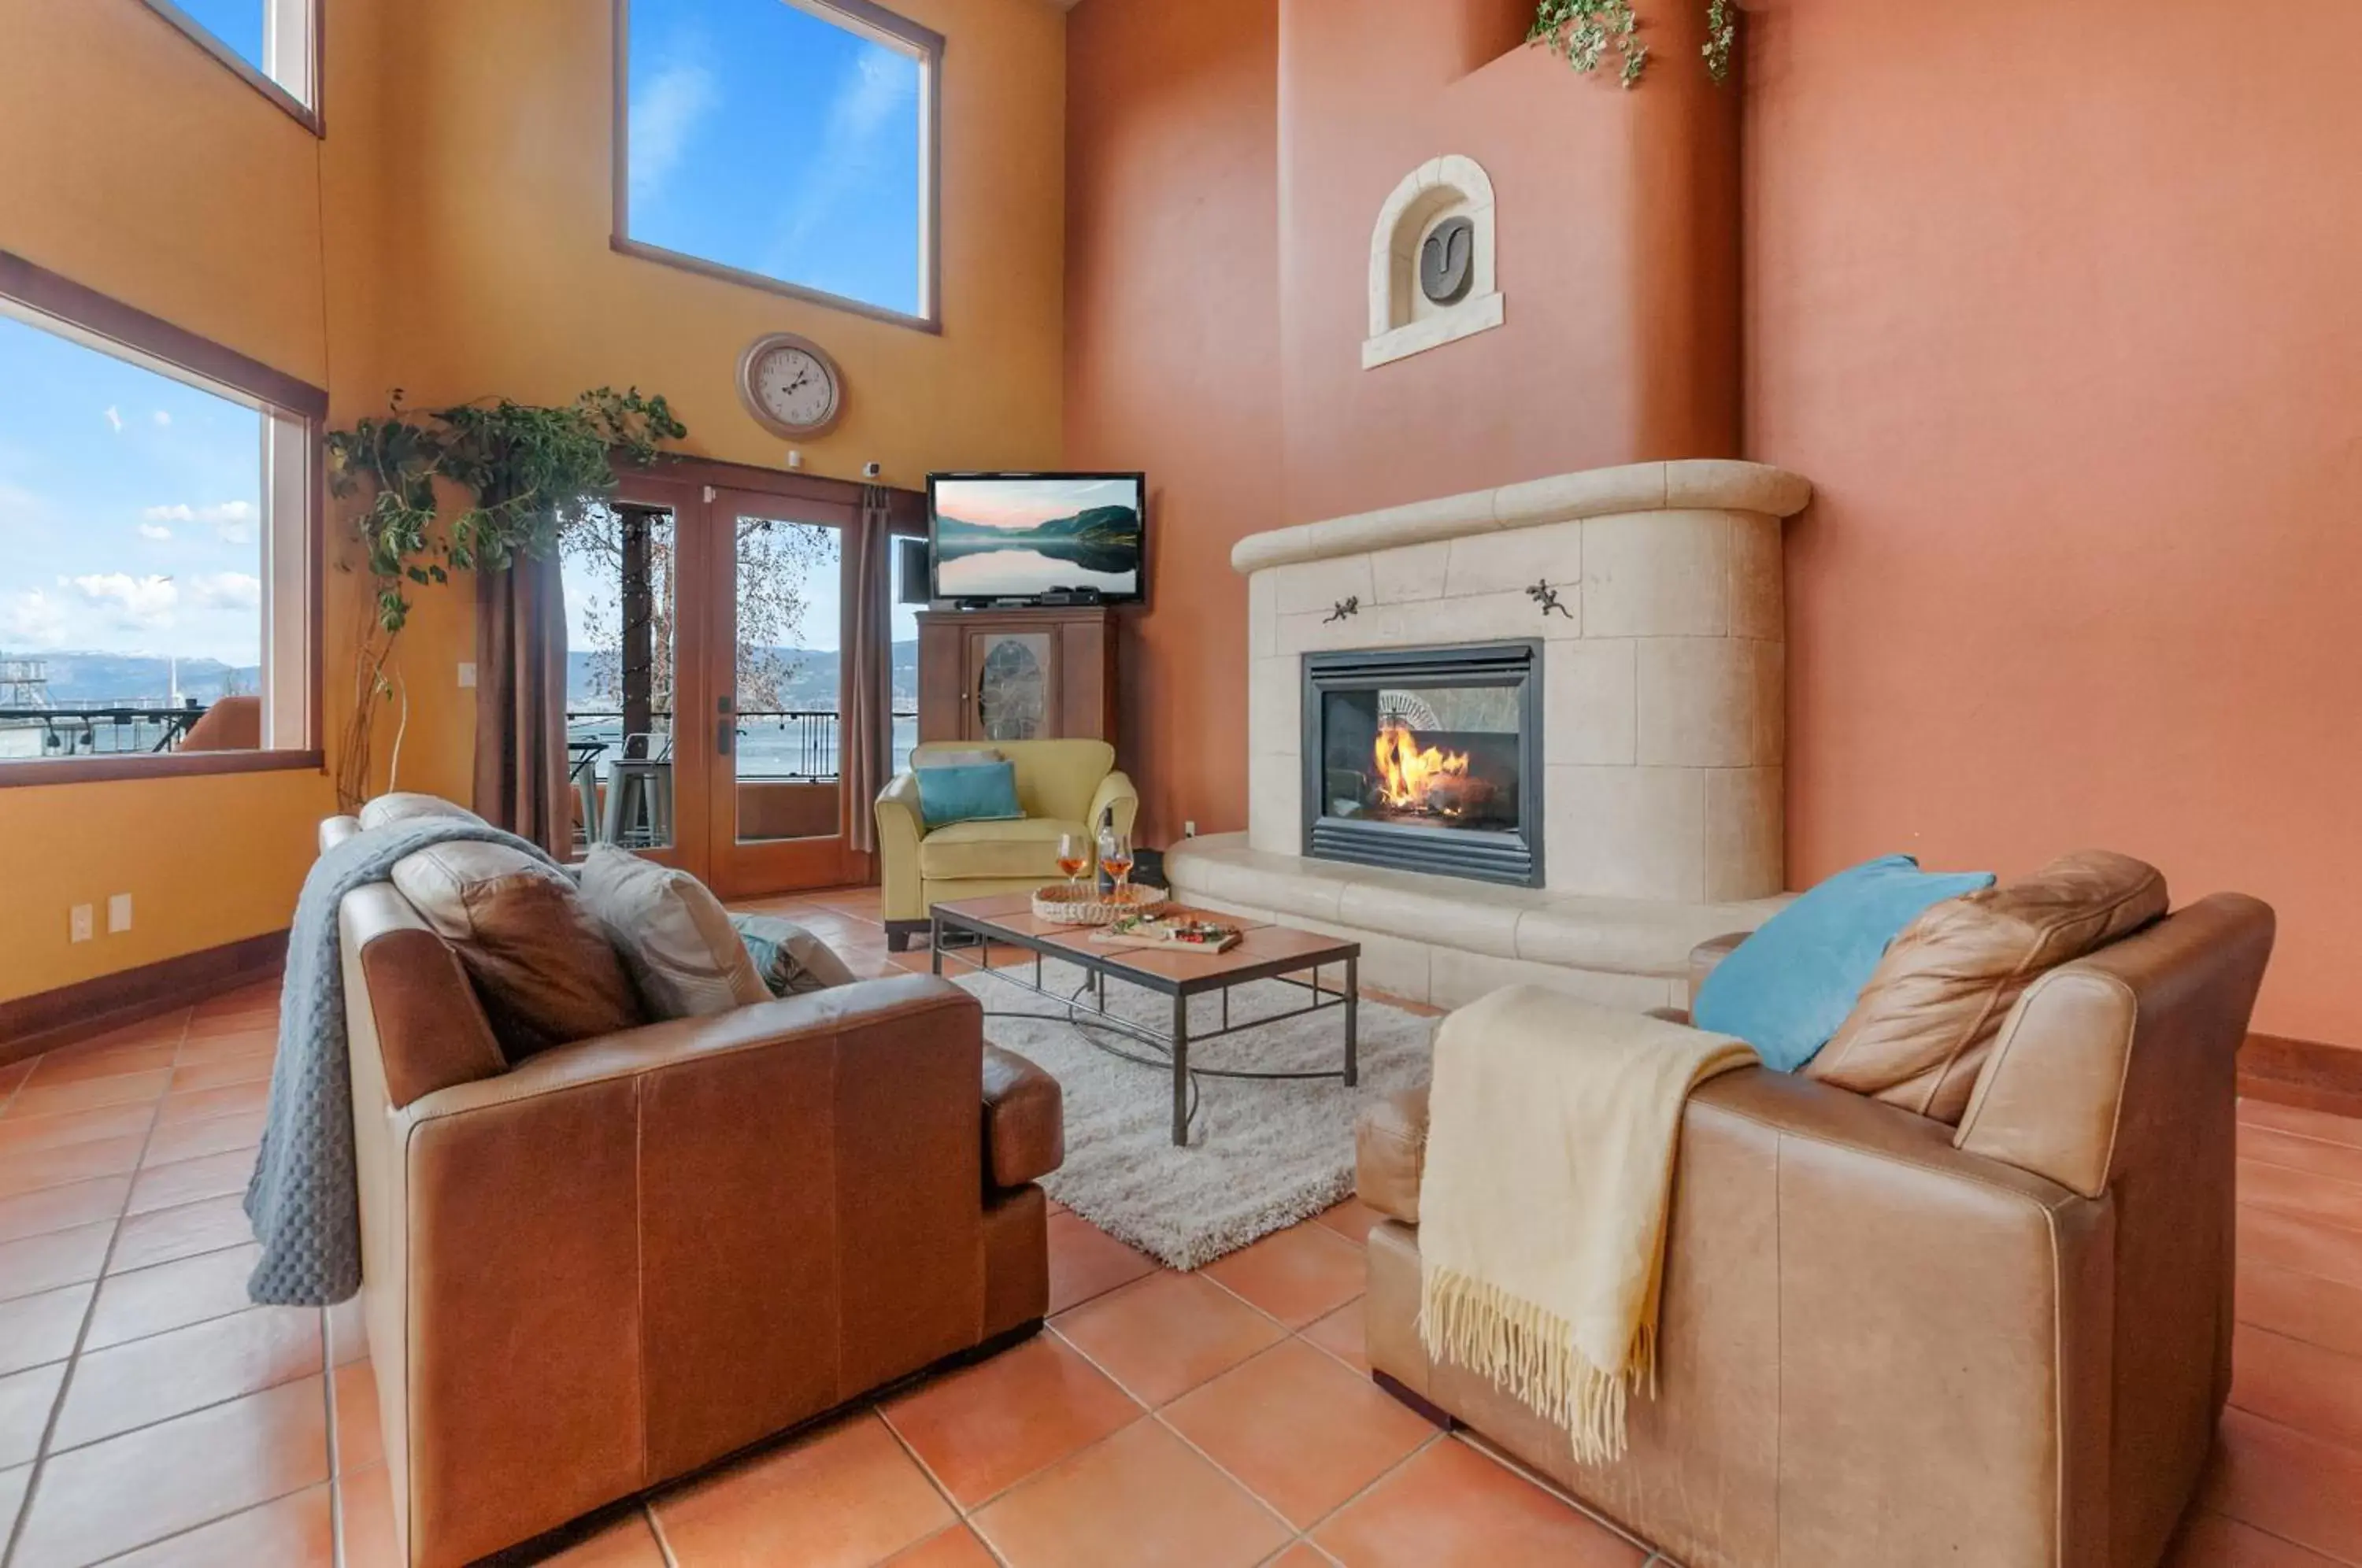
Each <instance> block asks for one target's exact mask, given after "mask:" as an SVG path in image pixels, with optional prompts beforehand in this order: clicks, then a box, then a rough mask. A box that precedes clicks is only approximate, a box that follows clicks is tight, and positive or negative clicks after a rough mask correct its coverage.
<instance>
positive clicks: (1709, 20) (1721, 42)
mask: <svg viewBox="0 0 2362 1568" xmlns="http://www.w3.org/2000/svg"><path fill="white" fill-rule="evenodd" d="M1737 42H1738V0H1706V7H1705V42H1704V43H1702V44H1700V45H1698V53H1700V54H1702V55H1704V56H1705V73H1706V75H1708V76H1709V77H1712V78H1713V79H1714V83H1715V85H1716V86H1717V87H1719V86H1720V85H1722V83H1726V82H1727V81H1729V80H1730V50H1731V46H1732V45H1734V44H1736V43H1737Z"/></svg>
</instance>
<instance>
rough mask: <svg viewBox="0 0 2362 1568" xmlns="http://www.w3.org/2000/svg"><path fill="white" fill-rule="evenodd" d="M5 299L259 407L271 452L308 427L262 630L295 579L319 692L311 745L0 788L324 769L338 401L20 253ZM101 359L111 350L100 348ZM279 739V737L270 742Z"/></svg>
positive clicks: (15, 775)
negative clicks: (330, 422) (294, 549)
mask: <svg viewBox="0 0 2362 1568" xmlns="http://www.w3.org/2000/svg"><path fill="white" fill-rule="evenodd" d="M0 299H5V300H6V301H8V302H10V303H11V304H16V305H18V306H21V307H23V308H24V309H27V310H29V311H32V312H34V313H35V314H37V315H42V316H46V317H48V318H49V319H50V320H51V321H54V322H57V323H59V324H61V325H62V326H67V327H70V328H72V329H73V330H74V331H76V332H79V333H82V334H84V335H87V336H88V337H93V338H96V339H99V340H101V341H102V342H104V343H106V344H109V345H112V346H114V347H116V348H121V349H124V350H126V351H127V355H128V356H129V357H130V359H132V360H133V362H138V360H142V359H144V360H147V361H150V362H151V367H152V368H156V369H159V370H162V371H166V372H169V371H174V370H177V371H179V372H181V374H182V376H184V377H187V378H192V379H193V380H196V381H204V382H210V383H212V386H211V387H208V388H206V389H204V390H208V391H210V390H212V389H213V388H214V387H218V388H225V389H227V390H228V391H230V392H235V393H237V394H238V396H239V397H240V398H241V399H243V400H248V401H250V402H251V403H253V404H254V405H255V406H256V407H257V410H258V412H259V413H260V414H262V416H263V421H264V424H263V431H264V436H263V439H264V444H265V447H266V449H267V447H268V446H269V444H270V441H271V440H272V439H273V436H272V434H271V431H272V425H273V422H274V421H278V422H283V423H286V424H292V425H300V426H301V427H302V431H303V439H304V447H303V458H304V469H303V471H302V473H301V474H300V475H298V476H294V480H295V482H294V484H292V485H290V486H289V487H288V488H289V489H291V490H292V489H294V488H296V487H297V486H300V490H301V493H302V495H303V498H304V516H303V517H302V519H301V520H300V526H299V528H298V529H296V530H288V529H286V528H285V520H284V518H283V517H282V516H281V515H280V513H281V509H282V506H283V496H281V495H280V494H272V495H268V496H266V497H265V503H266V512H265V521H266V523H267V524H268V529H267V533H266V536H265V538H264V541H263V542H264V551H265V554H264V562H265V564H266V566H267V567H269V568H270V580H269V581H267V582H266V583H265V585H264V591H265V601H264V605H263V615H262V624H263V625H264V626H265V627H266V628H269V627H270V626H271V625H272V624H273V619H274V610H273V606H274V605H277V606H278V609H277V612H276V614H277V616H278V617H280V618H281V619H282V620H283V617H284V614H285V606H284V605H283V604H281V603H280V600H281V597H282V596H281V594H280V593H279V591H278V590H279V589H280V587H281V585H282V583H283V582H284V581H287V580H292V581H294V582H296V583H298V584H300V587H301V592H300V593H299V594H298V595H297V598H298V600H299V603H298V606H297V608H298V610H299V613H300V616H301V626H300V628H297V629H296V633H295V635H300V636H301V637H302V639H303V641H302V648H301V653H300V655H299V656H298V657H299V658H300V664H301V667H302V668H304V673H305V676H306V683H307V685H308V687H309V690H307V691H306V692H304V696H303V698H302V701H301V706H300V707H299V708H297V709H296V710H295V711H296V712H298V713H299V714H300V715H301V718H302V721H303V732H304V733H303V736H302V739H303V742H304V744H303V745H299V746H287V745H280V746H275V747H269V748H267V749H264V750H259V751H211V752H169V753H165V754H163V755H160V756H158V755H153V754H147V753H142V754H140V755H138V756H121V755H117V756H88V757H69V758H61V759H58V760H55V761H45V762H15V763H6V762H0V790H12V789H25V788H28V787H33V786H41V785H58V784H99V783H110V782H114V781H116V780H120V779H127V778H188V777H193V776H197V775H203V774H219V773H269V772H283V771H287V770H290V769H298V768H308V769H311V770H314V771H317V770H319V769H320V768H321V767H323V766H324V754H323V751H322V749H321V745H320V736H321V734H322V732H323V728H324V723H325V721H324V718H323V715H322V710H321V693H322V690H323V680H322V675H323V670H322V655H321V620H322V612H321V586H322V579H321V569H322V564H323V563H322V557H323V555H324V554H325V540H324V536H323V529H322V522H323V519H324V518H325V516H326V512H327V490H326V465H325V463H324V462H323V460H322V449H321V435H322V432H323V431H324V429H325V428H326V423H327V417H328V394H327V393H326V392H323V391H322V390H320V389H319V388H318V387H315V386H313V385H312V384H311V383H310V382H308V381H299V380H298V379H296V378H295V377H293V376H290V375H288V374H287V373H286V372H284V371H282V370H274V369H272V368H271V367H270V366H269V365H266V364H263V363H262V362H261V361H260V360H259V359H248V357H247V356H245V355H243V354H240V353H239V352H237V350H236V349H234V348H226V347H225V346H223V345H222V344H219V343H216V342H215V341H213V340H212V339H211V338H208V337H199V336H198V335H197V334H195V333H193V332H191V331H189V330H187V329H186V328H184V327H180V326H173V325H172V324H171V322H169V321H166V320H164V319H162V318H161V317H160V316H154V315H149V314H148V313H147V312H146V311H143V310H140V309H139V308H138V307H137V306H135V305H129V304H124V303H123V302H122V301H120V300H117V299H114V298H112V297H110V296H108V295H105V294H102V293H98V291H96V290H95V289H91V288H86V287H84V286H83V284H80V283H77V282H73V281H72V279H70V278H66V277H63V276H61V275H60V274H59V273H56V272H52V271H50V270H49V269H48V268H46V267H41V266H38V265H36V264H35V263H33V262H30V261H28V260H26V259H24V258H23V257H21V256H18V255H16V254H15V253H13V252H10V251H6V250H0ZM93 351H94V352H101V351H103V350H100V349H96V348H94V349H93ZM282 477H285V476H284V475H283V474H271V475H267V476H266V478H268V479H269V480H270V481H271V488H273V489H274V490H275V489H277V487H278V481H279V480H281V478H282ZM288 537H300V538H301V540H302V541H303V544H304V561H303V562H302V563H301V564H300V567H299V568H298V569H297V570H296V571H295V572H292V573H282V572H281V569H280V568H281V567H282V566H283V565H284V563H283V562H274V561H272V559H271V557H270V549H271V547H273V545H274V544H275V543H276V542H277V541H278V540H280V539H283V538H288ZM260 653H261V657H262V661H263V668H264V671H265V679H266V680H268V679H270V671H271V670H272V668H274V667H275V666H277V665H278V664H279V662H280V658H279V655H280V649H279V648H277V647H274V646H271V644H270V641H269V640H267V641H266V644H265V646H263V647H262V648H261V650H260ZM266 738H269V737H266Z"/></svg>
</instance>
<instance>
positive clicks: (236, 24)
mask: <svg viewBox="0 0 2362 1568" xmlns="http://www.w3.org/2000/svg"><path fill="white" fill-rule="evenodd" d="M319 4H320V0H147V5H148V8H149V10H151V11H154V12H155V13H157V14H158V15H159V16H160V17H163V18H164V19H165V20H166V21H169V22H171V24H172V25H173V26H174V27H176V28H180V29H181V30H182V32H184V33H186V34H188V35H189V37H190V39H193V41H194V42H196V43H198V44H200V45H202V46H203V47H204V50H205V52H207V53H208V54H210V55H212V56H213V57H214V58H215V60H218V61H221V62H222V63H223V64H224V65H226V66H227V67H229V69H230V70H232V71H234V72H237V74H238V75H240V76H242V77H244V78H245V79H246V80H247V82H248V83H249V84H251V85H252V86H253V88H254V89H255V91H256V92H258V93H260V94H262V95H263V96H264V97H266V98H269V99H270V101H271V102H272V103H274V104H277V105H279V106H280V107H281V108H282V109H284V110H286V111H287V112H288V113H289V114H291V115H292V116H295V117H296V118H297V119H299V120H301V121H303V122H304V124H305V125H307V126H309V127H311V128H312V129H313V130H315V131H317V130H319V129H320V30H319V29H320V21H319Z"/></svg>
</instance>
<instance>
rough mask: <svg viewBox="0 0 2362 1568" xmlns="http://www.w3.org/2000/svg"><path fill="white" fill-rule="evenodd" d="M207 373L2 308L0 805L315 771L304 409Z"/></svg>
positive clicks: (0, 297) (105, 307) (57, 290)
mask: <svg viewBox="0 0 2362 1568" xmlns="http://www.w3.org/2000/svg"><path fill="white" fill-rule="evenodd" d="M0 260H7V259H6V258H0ZM28 278H31V279H32V280H33V281H34V282H38V283H39V284H41V285H42V286H41V287H39V288H38V289H36V290H34V291H33V292H35V293H43V294H49V295H55V296H58V298H57V299H56V300H54V301H52V303H61V304H69V305H71V304H87V305H89V306H91V307H92V308H90V309H89V310H87V311H85V312H83V313H82V314H83V317H84V320H87V319H89V318H91V317H95V316H103V315H106V314H107V313H108V312H109V311H112V312H113V313H115V314H116V315H119V317H120V318H121V319H120V325H122V326H127V327H129V328H132V329H135V330H136V329H138V327H140V326H143V325H146V326H152V327H153V328H154V329H155V330H156V332H157V333H158V335H160V336H171V329H170V328H167V327H164V326H163V325H162V324H161V323H155V322H153V320H152V318H148V317H143V316H140V315H138V313H137V312H134V311H129V310H127V309H126V308H125V307H122V306H119V305H114V304H112V303H111V302H105V301H102V300H100V299H99V298H98V297H97V296H94V295H87V294H85V293H83V291H80V290H77V289H75V288H74V287H73V286H72V285H71V284H67V283H65V282H63V281H62V280H57V279H54V278H53V277H50V276H49V275H47V274H36V273H35V270H32V269H29V268H26V267H24V266H23V265H22V264H21V263H19V264H17V265H15V266H14V267H11V268H7V269H0V282H10V281H15V282H25V281H26V280H27V279H28ZM170 346H171V347H175V348H177V347H182V345H181V344H179V343H174V344H172V345H170ZM187 346H189V347H192V348H202V349H203V350H204V352H207V353H210V354H212V355H214V356H217V357H219V358H220V359H223V360H224V361H235V360H236V358H237V357H236V356H235V355H232V354H230V353H229V351H227V350H225V349H218V348H213V347H212V346H210V345H198V344H197V343H196V341H195V340H189V343H188V345H187ZM202 357H204V354H203V353H193V354H189V355H184V356H182V359H181V360H179V361H175V360H171V359H164V358H161V357H160V356H159V355H158V354H156V353H154V352H150V351H146V350H143V349H141V348H134V347H132V346H131V345H130V344H128V343H126V342H123V341H121V340H119V339H116V338H114V337H106V336H102V334H101V333H100V332H99V331H97V330H95V329H94V327H92V326H88V325H85V324H84V321H83V320H75V319H71V318H69V317H67V316H63V315H52V314H50V312H49V311H46V310H43V309H40V308H38V307H37V306H35V305H33V304H28V303H27V302H26V300H25V299H24V298H23V297H22V296H21V294H17V295H11V294H9V293H0V787H5V786H6V785H8V784H11V783H26V782H58V781H65V780H71V779H75V778H118V777H126V776H133V775H138V774H142V773H171V772H213V771H224V770H229V769H236V768H239V767H256V766H292V765H296V764H299V763H303V762H305V761H307V760H315V758H314V756H313V746H314V741H313V734H314V730H315V690H316V687H317V672H316V668H315V651H314V650H315V635H314V626H313V621H314V614H315V611H314V600H315V583H316V561H315V538H316V509H315V484H314V472H315V460H314V453H315V449H316V446H317V433H316V424H315V419H316V411H315V409H313V408H309V407H306V408H304V409H301V410H298V409H291V408H289V407H287V406H284V404H285V403H296V402H301V403H307V404H308V403H312V401H313V394H310V392H309V390H308V389H303V390H302V391H301V392H292V391H290V390H288V389H282V388H281V387H278V386H275V385H274V386H273V387H272V389H271V393H272V394H273V395H266V394H265V393H263V392H256V391H254V390H251V389H250V388H248V387H241V386H237V385H233V384H230V383H228V382H225V381H217V380H215V379H212V378H210V377H207V376H205V375H203V374H201V373H199V372H197V371H195V370H191V369H189V368H188V366H187V364H186V362H185V361H186V360H187V359H195V358H202ZM256 369H257V370H260V367H257V368H256ZM264 374H265V375H266V376H267V375H268V374H269V372H264ZM274 395H275V396H276V398H277V401H274Z"/></svg>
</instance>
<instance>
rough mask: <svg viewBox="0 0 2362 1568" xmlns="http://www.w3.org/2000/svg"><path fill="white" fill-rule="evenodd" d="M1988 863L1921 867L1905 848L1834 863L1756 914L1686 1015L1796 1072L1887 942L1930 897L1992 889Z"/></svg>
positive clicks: (1834, 1025) (1857, 991)
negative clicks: (1792, 895) (1821, 877)
mask: <svg viewBox="0 0 2362 1568" xmlns="http://www.w3.org/2000/svg"><path fill="white" fill-rule="evenodd" d="M1992 884H1993V876H1992V872H1990V871H1964V872H1956V873H1940V872H1932V871H1922V870H1920V869H1919V862H1917V861H1916V860H1914V859H1913V858H1912V857H1911V856H1907V855H1888V856H1881V857H1880V858H1878V859H1876V860H1871V861H1866V862H1864V863H1863V864H1861V865H1860V866H1856V867H1853V868H1852V869H1850V870H1846V871H1840V872H1838V874H1837V875H1836V876H1834V877H1832V878H1829V879H1828V880H1827V881H1826V882H1823V883H1821V884H1820V885H1819V886H1818V887H1816V888H1814V889H1811V890H1809V891H1807V892H1806V893H1805V894H1804V895H1803V896H1801V897H1800V898H1798V899H1797V900H1796V901H1795V902H1794V903H1793V904H1790V905H1789V906H1788V907H1787V908H1786V909H1784V910H1782V911H1780V912H1779V913H1778V914H1776V915H1773V916H1772V917H1771V919H1770V920H1768V921H1766V922H1763V928H1762V929H1761V930H1760V931H1758V932H1757V933H1755V934H1754V935H1752V936H1750V937H1749V938H1748V939H1747V940H1746V941H1745V942H1743V943H1741V944H1739V945H1738V949H1737V950H1736V951H1734V952H1733V953H1732V954H1731V955H1730V956H1729V957H1727V958H1725V959H1724V960H1723V961H1722V962H1721V963H1719V964H1717V965H1716V966H1715V967H1714V972H1713V973H1711V974H1709V975H1708V976H1707V977H1706V978H1705V985H1703V986H1700V987H1699V988H1698V994H1697V1000H1696V1002H1695V1003H1694V1005H1693V1006H1692V1007H1691V1009H1690V1021H1691V1022H1692V1023H1694V1024H1695V1025H1696V1026H1697V1027H1698V1028H1700V1029H1707V1030H1712V1031H1713V1032H1715V1033H1716V1034H1735V1035H1737V1036H1738V1038H1739V1039H1741V1040H1744V1041H1746V1042H1747V1043H1749V1045H1752V1046H1754V1047H1755V1049H1756V1051H1757V1052H1758V1053H1759V1054H1760V1055H1761V1056H1762V1058H1763V1065H1764V1066H1767V1067H1774V1068H1777V1069H1778V1070H1780V1071H1781V1072H1783V1073H1793V1072H1794V1071H1795V1070H1796V1069H1797V1068H1799V1067H1801V1066H1804V1065H1805V1063H1807V1062H1809V1061H1811V1060H1812V1059H1813V1055H1814V1053H1816V1052H1817V1051H1818V1050H1820V1048H1821V1047H1822V1046H1824V1045H1826V1044H1827V1043H1829V1037H1830V1036H1831V1035H1834V1034H1835V1033H1836V1032H1838V1026H1839V1025H1840V1024H1842V1023H1844V1022H1845V1021H1846V1014H1848V1013H1849V1012H1851V1011H1852V1010H1853V1004H1854V1002H1855V1000H1856V999H1858V998H1859V997H1860V995H1861V988H1862V987H1864V986H1866V985H1868V984H1869V983H1870V976H1871V970H1873V969H1875V968H1877V967H1878V961H1879V959H1880V958H1881V957H1882V956H1884V955H1885V953H1886V946H1887V944H1889V943H1891V942H1893V940H1894V939H1895V938H1896V937H1897V936H1899V935H1901V934H1902V933H1903V928H1904V926H1906V925H1909V924H1910V923H1911V922H1912V921H1914V920H1915V919H1916V918H1917V917H1918V914H1919V911H1922V910H1924V909H1926V907H1927V906H1928V905H1930V904H1935V903H1940V902H1942V901H1943V900H1946V899H1957V898H1959V897H1960V896H1961V895H1962V894H1964V893H1973V892H1975V891H1976V890H1977V889H1980V888H1990V887H1992Z"/></svg>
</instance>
